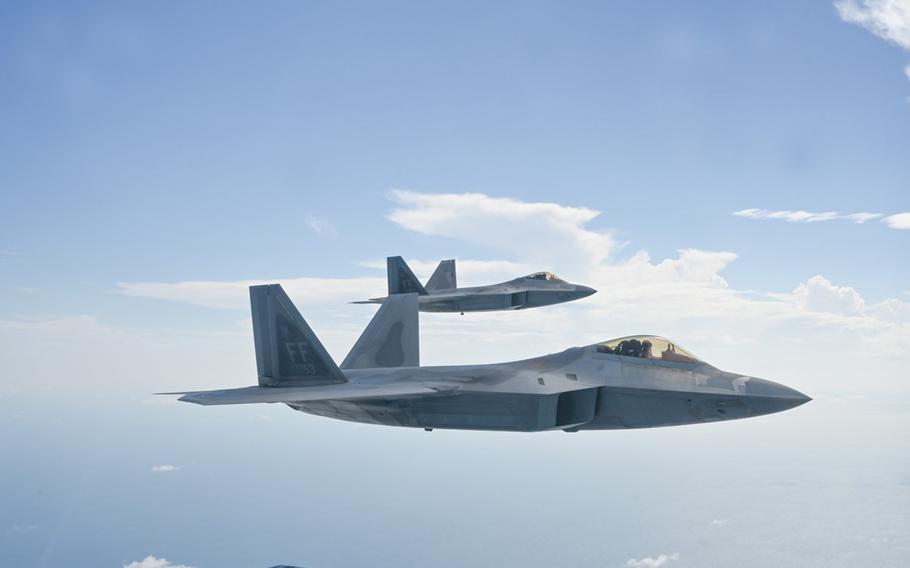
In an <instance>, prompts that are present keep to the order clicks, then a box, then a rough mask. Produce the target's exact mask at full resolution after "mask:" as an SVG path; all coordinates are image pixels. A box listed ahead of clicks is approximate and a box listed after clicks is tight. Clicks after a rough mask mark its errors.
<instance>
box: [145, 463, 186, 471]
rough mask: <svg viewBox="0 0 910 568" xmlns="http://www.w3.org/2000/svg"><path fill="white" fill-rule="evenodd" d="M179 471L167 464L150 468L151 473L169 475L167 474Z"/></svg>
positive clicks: (174, 466) (177, 468)
mask: <svg viewBox="0 0 910 568" xmlns="http://www.w3.org/2000/svg"><path fill="white" fill-rule="evenodd" d="M179 469H180V468H179V467H177V466H176V465H172V464H169V463H166V464H161V465H153V466H152V472H153V473H169V472H172V471H177V470H179Z"/></svg>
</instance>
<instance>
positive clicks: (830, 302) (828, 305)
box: [793, 275, 866, 316]
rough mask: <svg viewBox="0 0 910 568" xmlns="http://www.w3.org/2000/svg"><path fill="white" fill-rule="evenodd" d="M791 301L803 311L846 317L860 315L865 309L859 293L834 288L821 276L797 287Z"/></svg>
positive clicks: (850, 289) (847, 288)
mask: <svg viewBox="0 0 910 568" xmlns="http://www.w3.org/2000/svg"><path fill="white" fill-rule="evenodd" d="M793 299H794V300H795V303H796V305H797V306H799V307H801V308H804V309H808V310H812V311H818V312H826V313H833V314H841V315H848V316H853V315H858V314H861V313H863V311H864V309H865V307H866V303H865V301H864V300H863V298H862V296H860V295H859V292H857V291H856V290H854V289H853V288H850V287H848V286H835V285H834V284H832V283H831V281H830V280H828V279H827V278H825V277H824V276H821V275H816V276H813V277H812V278H810V279H809V280H807V281H806V282H803V283H801V284H800V285H799V286H797V287H796V290H794V291H793Z"/></svg>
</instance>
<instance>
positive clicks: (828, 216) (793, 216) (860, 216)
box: [733, 208, 882, 224]
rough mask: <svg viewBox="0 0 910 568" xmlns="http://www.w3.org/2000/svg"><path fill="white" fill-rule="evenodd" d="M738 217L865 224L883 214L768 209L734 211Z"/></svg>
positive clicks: (798, 221) (794, 221) (791, 221)
mask: <svg viewBox="0 0 910 568" xmlns="http://www.w3.org/2000/svg"><path fill="white" fill-rule="evenodd" d="M733 214H734V215H736V216H737V217H746V218H749V219H780V220H783V221H789V222H790V223H817V222H820V221H834V220H836V219H844V220H848V221H853V222H854V223H859V224H862V223H865V222H866V221H869V220H871V219H877V218H879V217H881V216H882V214H881V213H866V212H863V213H848V214H844V215H841V214H840V213H838V212H836V211H825V212H813V211H802V210H798V211H791V210H789V209H784V210H780V211H770V210H768V209H754V208H753V209H742V210H740V211H734V212H733Z"/></svg>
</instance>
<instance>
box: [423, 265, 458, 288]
mask: <svg viewBox="0 0 910 568" xmlns="http://www.w3.org/2000/svg"><path fill="white" fill-rule="evenodd" d="M426 288H427V290H454V289H455V288H458V284H457V283H456V280H455V259H454V258H453V259H451V260H443V261H442V262H440V263H439V266H437V267H436V270H435V271H434V272H433V276H430V279H429V280H428V281H427V286H426Z"/></svg>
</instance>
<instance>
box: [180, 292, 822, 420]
mask: <svg viewBox="0 0 910 568" xmlns="http://www.w3.org/2000/svg"><path fill="white" fill-rule="evenodd" d="M250 297H251V300H252V311H253V321H254V336H255V338H256V339H255V343H256V355H257V367H258V368H259V370H260V380H259V384H260V386H254V387H246V388H241V389H227V390H214V391H201V392H192V393H170V394H182V395H183V396H182V397H181V398H180V400H183V401H186V402H193V403H197V404H202V405H223V404H248V403H275V402H281V403H284V404H287V405H288V406H290V407H291V408H293V409H295V410H300V411H303V412H308V413H310V414H316V415H320V416H326V417H329V418H337V419H340V420H349V421H354V422H364V423H371V424H383V425H389V426H407V427H416V428H427V429H432V428H453V429H466V430H507V431H524V432H535V431H545V430H555V429H561V430H566V431H573V432H574V431H578V430H612V429H624V428H648V427H654V426H672V425H681V424H696V423H703V422H715V421H722V420H732V419H738V418H746V417H749V416H758V415H762V414H770V413H773V412H780V411H783V410H787V409H790V408H794V407H796V406H799V405H801V404H804V403H805V402H808V401H809V400H811V399H810V398H809V397H807V396H806V395H804V394H802V393H800V392H798V391H796V390H794V389H791V388H789V387H786V386H784V385H780V384H777V383H774V382H771V381H767V380H764V379H759V378H755V377H750V376H747V375H740V374H735V373H728V372H725V371H721V370H720V369H717V368H715V367H713V366H711V365H709V364H707V363H705V362H702V361H699V360H697V359H695V358H694V357H692V356H689V355H688V354H685V355H680V356H678V357H677V358H678V359H680V360H675V361H670V360H663V359H661V360H655V359H648V358H641V357H637V356H636V357H632V356H626V355H619V354H617V353H612V352H606V351H609V350H610V349H611V348H605V345H607V344H604V343H598V344H593V345H587V346H584V347H573V348H571V349H567V350H566V351H563V352H561V353H555V354H551V355H545V356H542V357H536V358H533V359H527V360H523V361H514V362H509V363H497V364H489V365H456V366H434V367H420V366H419V359H418V354H417V351H418V329H417V327H418V317H417V301H416V300H417V294H416V293H412V294H403V295H396V296H391V297H390V298H389V300H387V301H386V303H384V304H383V305H382V307H380V309H379V310H378V311H377V312H376V315H375V316H374V317H373V320H372V321H371V322H370V324H369V325H368V326H367V328H366V330H365V331H364V333H363V335H362V336H361V337H360V339H358V341H357V343H356V344H355V345H354V347H353V348H352V349H351V353H349V354H348V356H347V357H346V358H345V361H344V363H343V364H342V368H339V367H337V366H335V363H334V362H333V361H332V359H331V358H330V357H329V356H328V354H327V353H326V352H325V350H324V349H323V348H322V345H321V344H320V343H319V340H318V339H317V338H316V337H315V335H313V333H312V330H310V328H309V327H308V326H307V325H306V322H305V321H304V320H303V318H302V317H300V319H299V320H297V319H296V318H292V319H291V321H292V322H294V323H295V324H296V325H297V326H298V327H297V328H296V329H295V330H293V332H286V333H284V334H282V333H278V332H277V331H276V330H275V329H267V328H265V327H264V326H263V324H262V323H261V322H264V321H271V322H272V326H273V327H277V326H280V325H284V324H285V323H286V320H282V319H281V318H277V317H275V314H286V313H287V312H290V311H291V310H292V312H291V313H293V314H296V315H297V316H299V313H297V311H296V309H294V308H293V304H291V303H290V300H289V299H287V296H286V295H285V294H284V292H283V290H281V287H280V286H278V285H268V286H254V287H252V288H251V289H250ZM263 312H264V313H265V314H266V315H265V316H263ZM256 322H260V324H258V325H257V324H256ZM385 330H397V331H393V332H391V333H385ZM297 332H299V333H297ZM263 334H267V337H268V338H270V339H269V340H271V339H275V338H278V341H281V340H285V343H288V344H290V345H272V346H271V349H264V348H260V347H261V345H263V344H267V343H268V340H262V338H261V337H260V336H262V335H263ZM301 337H302V338H303V341H304V342H305V343H306V346H307V347H306V349H304V350H303V351H301V349H300V348H299V347H298V346H297V345H296V344H297V343H300V338H301ZM651 339H654V340H655V341H661V342H663V343H664V344H667V343H669V344H670V346H671V347H673V349H674V350H675V349H676V348H675V347H674V344H672V343H670V342H668V341H667V340H663V339H662V338H657V337H652V338H651ZM390 342H391V343H390ZM392 343H394V344H396V345H392ZM612 344H615V342H611V343H610V345H612ZM279 347H283V348H284V351H282V350H281V349H279ZM668 351H669V350H668ZM283 352H293V353H296V357H297V360H296V361H297V362H296V364H298V365H304V366H305V365H312V367H304V368H305V369H311V368H312V369H313V370H314V371H321V373H322V374H321V375H314V377H315V379H314V380H315V381H316V382H311V381H309V380H308V376H307V375H304V376H303V379H302V380H301V378H300V377H295V378H293V380H292V381H290V382H289V381H288V380H287V377H285V376H283V377H282V380H280V381H278V384H280V385H281V386H273V385H274V384H275V383H276V380H275V377H271V376H263V375H262V372H263V370H266V371H269V370H274V369H278V371H283V370H284V368H283V367H282V366H281V365H280V364H277V363H276V360H275V358H280V355H281V353H283ZM301 353H305V355H304V356H303V358H302V359H300V356H301V355H300V354H301ZM675 353H676V352H675V351H673V354H675ZM680 354H684V351H682V350H680ZM260 357H265V358H267V359H269V358H271V359H269V360H265V361H262V360H260ZM398 360H401V361H403V362H404V361H406V362H407V364H406V365H405V366H399V365H397V364H395V363H396V362H397V361H398ZM279 363H280V361H279ZM386 363H388V364H386ZM364 365H375V366H373V367H369V366H364ZM339 375H340V376H341V377H343V381H344V382H329V379H331V380H332V381H334V380H335V378H337V377H338V376H339Z"/></svg>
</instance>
